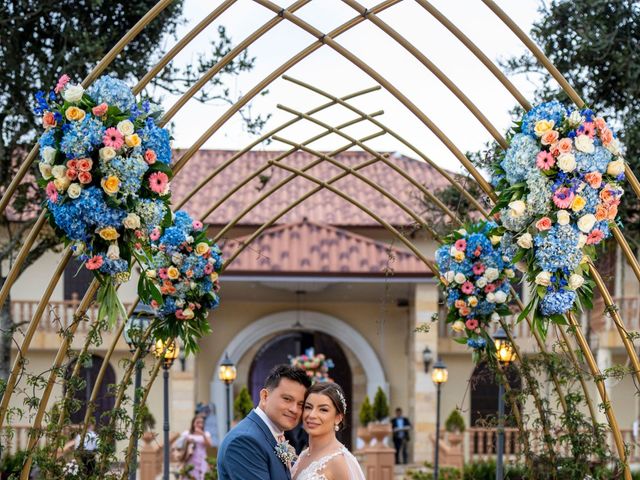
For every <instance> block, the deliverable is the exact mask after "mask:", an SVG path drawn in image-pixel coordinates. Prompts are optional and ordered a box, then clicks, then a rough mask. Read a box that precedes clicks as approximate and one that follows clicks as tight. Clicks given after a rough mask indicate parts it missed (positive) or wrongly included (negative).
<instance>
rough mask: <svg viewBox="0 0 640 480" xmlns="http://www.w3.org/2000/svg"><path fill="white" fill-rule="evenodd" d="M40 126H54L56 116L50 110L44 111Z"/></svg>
mask: <svg viewBox="0 0 640 480" xmlns="http://www.w3.org/2000/svg"><path fill="white" fill-rule="evenodd" d="M42 126H43V127H44V128H51V127H55V126H56V117H55V116H54V115H53V113H51V112H44V115H43V116H42Z"/></svg>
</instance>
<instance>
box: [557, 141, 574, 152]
mask: <svg viewBox="0 0 640 480" xmlns="http://www.w3.org/2000/svg"><path fill="white" fill-rule="evenodd" d="M556 148H557V149H558V153H570V152H571V149H572V148H573V143H572V142H571V139H570V138H563V139H562V140H560V141H559V142H558V145H557V147H556Z"/></svg>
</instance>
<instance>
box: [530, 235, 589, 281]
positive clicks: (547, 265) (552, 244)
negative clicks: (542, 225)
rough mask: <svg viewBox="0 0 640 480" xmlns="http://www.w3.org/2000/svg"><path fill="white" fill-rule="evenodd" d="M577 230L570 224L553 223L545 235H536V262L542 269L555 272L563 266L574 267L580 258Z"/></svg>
mask: <svg viewBox="0 0 640 480" xmlns="http://www.w3.org/2000/svg"><path fill="white" fill-rule="evenodd" d="M578 240H579V232H578V231H577V230H576V229H575V228H574V227H573V226H571V225H557V224H556V225H554V226H553V227H551V230H549V231H548V234H547V235H546V236H545V237H542V236H541V235H536V237H535V239H534V242H535V245H536V247H537V249H536V262H537V263H538V265H539V266H540V268H541V269H542V270H545V271H547V272H555V271H556V270H559V269H562V268H564V267H566V268H568V269H569V270H570V271H573V270H575V269H576V267H577V266H578V265H579V264H580V260H582V251H581V250H580V248H579V247H578Z"/></svg>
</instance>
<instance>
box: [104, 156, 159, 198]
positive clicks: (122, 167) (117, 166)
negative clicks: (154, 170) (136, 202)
mask: <svg viewBox="0 0 640 480" xmlns="http://www.w3.org/2000/svg"><path fill="white" fill-rule="evenodd" d="M100 167H101V169H102V173H103V175H104V176H105V177H108V176H111V175H114V176H116V177H118V178H119V179H120V188H119V190H118V196H119V197H120V198H123V199H126V198H127V197H132V198H136V197H137V196H138V193H139V191H140V187H141V185H142V179H143V177H144V174H145V173H146V171H147V170H148V169H149V165H148V164H147V162H145V161H144V159H143V158H142V157H139V156H133V157H131V158H124V157H121V156H117V157H115V158H113V159H111V160H109V161H101V162H100Z"/></svg>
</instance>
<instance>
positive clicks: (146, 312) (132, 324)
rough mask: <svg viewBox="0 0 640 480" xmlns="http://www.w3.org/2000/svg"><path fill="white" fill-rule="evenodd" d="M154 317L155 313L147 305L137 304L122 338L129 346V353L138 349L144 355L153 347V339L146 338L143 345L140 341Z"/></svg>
mask: <svg viewBox="0 0 640 480" xmlns="http://www.w3.org/2000/svg"><path fill="white" fill-rule="evenodd" d="M154 317H155V312H154V310H153V309H152V308H151V307H150V306H149V305H146V304H144V303H138V305H137V306H136V308H135V310H134V311H133V314H132V315H131V316H130V317H129V318H128V319H127V323H126V324H125V326H124V332H122V336H123V337H124V341H125V342H127V345H129V350H130V351H131V353H133V352H135V351H136V349H137V348H138V347H140V349H141V350H142V351H143V352H144V353H146V352H148V351H149V348H150V347H151V345H153V339H152V338H150V336H147V339H146V341H145V342H144V344H142V342H141V341H142V337H143V335H144V332H146V331H147V329H148V328H149V325H151V321H152V320H153V318H154Z"/></svg>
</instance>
